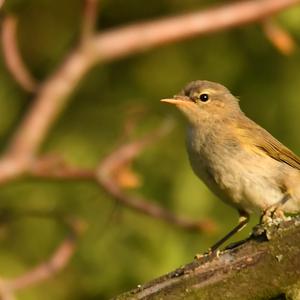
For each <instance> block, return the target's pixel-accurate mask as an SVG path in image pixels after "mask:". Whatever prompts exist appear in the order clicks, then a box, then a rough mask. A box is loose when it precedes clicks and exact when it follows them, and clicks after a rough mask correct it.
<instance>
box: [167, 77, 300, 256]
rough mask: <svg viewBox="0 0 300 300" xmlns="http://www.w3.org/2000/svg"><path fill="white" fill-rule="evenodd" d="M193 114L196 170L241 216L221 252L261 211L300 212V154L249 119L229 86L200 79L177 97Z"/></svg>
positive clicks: (190, 136)
mask: <svg viewBox="0 0 300 300" xmlns="http://www.w3.org/2000/svg"><path fill="white" fill-rule="evenodd" d="M161 101H162V102H165V103H169V104H173V105H175V106H176V107H177V108H178V109H179V110H180V111H181V112H182V113H183V115H184V116H185V117H186V119H187V123H188V126H187V134H186V146H187V152H188V157H189V161H190V164H191V167H192V169H193V171H194V173H195V174H196V175H197V176H198V177H199V178H200V179H201V180H202V181H203V182H204V183H205V184H206V185H207V187H208V188H209V189H210V190H211V191H212V192H213V193H214V194H215V195H216V196H217V197H218V198H220V199H221V200H223V201H224V202H225V203H227V204H229V205H230V206H232V207H234V208H235V209H236V210H237V211H238V213H239V221H238V224H237V226H235V227H234V228H233V229H232V230H231V231H230V232H229V233H228V234H226V235H225V236H224V237H223V238H222V239H220V240H219V241H218V242H216V243H215V244H214V245H213V246H212V247H211V248H210V251H211V252H214V251H216V250H217V249H218V248H219V247H220V246H221V245H223V244H224V243H225V242H226V241H227V240H228V239H229V238H231V237H232V236H233V235H234V234H235V233H237V232H238V231H240V230H242V229H243V228H244V227H245V226H246V225H247V224H248V222H249V218H250V214H252V213H258V214H260V215H261V220H263V221H264V222H266V221H267V220H272V219H274V218H278V219H283V218H284V216H285V214H286V213H289V214H297V213H299V211H300V158H299V157H298V156H297V155H296V154H294V153H293V152H292V151H291V150H290V149H288V148H287V147H286V146H284V145H283V144H282V143H281V142H279V141H278V140H277V139H276V138H274V137H273V136H272V135H271V134H270V133H269V132H268V131H267V130H265V129H264V128H262V127H261V126H260V125H258V124H257V123H255V122H254V121H252V120H251V119H250V118H248V117H247V116H246V115H245V114H244V113H243V112H242V110H241V108H240V105H239V100H238V99H237V98H236V97H235V96H234V95H233V94H232V93H231V92H230V91H229V90H228V89H227V88H226V87H225V86H223V85H221V84H219V83H216V82H211V81H206V80H196V81H192V82H191V83H189V84H187V85H186V86H185V87H184V88H183V90H182V91H181V92H180V93H179V94H178V95H175V96H174V97H172V98H166V99H161Z"/></svg>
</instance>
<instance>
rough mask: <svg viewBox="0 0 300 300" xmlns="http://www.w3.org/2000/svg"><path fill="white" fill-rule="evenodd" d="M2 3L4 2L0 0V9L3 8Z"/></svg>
mask: <svg viewBox="0 0 300 300" xmlns="http://www.w3.org/2000/svg"><path fill="white" fill-rule="evenodd" d="M4 2H5V0H0V9H1V7H2V6H3V4H4Z"/></svg>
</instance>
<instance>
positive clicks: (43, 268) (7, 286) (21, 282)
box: [2, 219, 83, 295]
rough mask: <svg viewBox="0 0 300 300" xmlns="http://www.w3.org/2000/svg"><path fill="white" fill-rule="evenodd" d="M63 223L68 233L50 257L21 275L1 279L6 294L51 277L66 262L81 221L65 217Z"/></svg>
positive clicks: (79, 232) (74, 245)
mask: <svg viewBox="0 0 300 300" xmlns="http://www.w3.org/2000/svg"><path fill="white" fill-rule="evenodd" d="M70 220H71V221H70ZM64 223H65V224H66V225H67V226H68V228H69V231H70V233H69V234H68V236H67V237H66V238H65V239H64V240H63V241H62V242H61V244H60V245H59V246H58V247H57V249H56V250H55V251H54V253H53V255H52V256H51V257H50V259H49V260H48V261H45V262H42V263H40V264H39V265H38V266H36V267H35V268H33V269H32V270H30V271H28V272H26V273H25V274H23V275H21V276H18V277H16V278H14V279H10V280H5V281H4V280H2V290H4V291H6V292H7V294H8V295H12V294H13V292H15V291H17V290H20V289H23V288H25V287H29V286H31V285H34V284H37V283H39V282H41V281H45V280H47V279H49V278H51V277H53V276H54V275H55V274H57V273H58V272H60V271H61V270H62V269H63V268H64V267H65V266H66V265H67V264H68V262H69V260H70V259H71V257H72V255H73V254H74V251H75V250H76V243H77V239H78V236H79V235H80V234H81V233H82V228H83V226H82V222H79V221H78V220H76V219H75V220H74V219H66V222H64Z"/></svg>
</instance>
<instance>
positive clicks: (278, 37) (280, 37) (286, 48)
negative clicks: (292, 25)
mask: <svg viewBox="0 0 300 300" xmlns="http://www.w3.org/2000/svg"><path fill="white" fill-rule="evenodd" d="M262 25H263V30H264V33H265V35H266V37H267V38H268V39H269V41H270V42H271V43H272V44H273V46H274V47H275V48H276V49H277V50H278V51H279V52H281V53H282V54H284V55H290V54H292V53H293V52H294V51H295V49H296V42H295V41H294V39H293V38H292V36H291V35H290V34H289V33H288V32H287V31H286V30H284V29H283V28H282V27H281V26H279V25H278V24H276V23H275V22H274V21H273V20H270V19H267V20H265V21H264V22H263V24H262Z"/></svg>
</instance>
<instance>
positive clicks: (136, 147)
mask: <svg viewBox="0 0 300 300" xmlns="http://www.w3.org/2000/svg"><path fill="white" fill-rule="evenodd" d="M170 126H172V123H170V122H169V121H168V122H167V123H164V124H163V125H162V126H161V127H159V128H158V129H156V130H155V131H153V132H151V133H150V134H148V135H146V136H144V137H143V138H141V139H139V140H136V141H134V142H132V143H129V144H125V145H122V146H120V147H119V148H118V149H116V150H115V151H113V152H112V153H110V154H109V155H108V157H106V158H105V159H104V160H103V161H102V162H101V163H100V164H99V167H98V168H97V170H92V169H83V168H75V167H72V166H69V165H68V164H67V163H65V162H64V161H63V160H61V159H60V158H58V157H55V156H52V157H51V156H50V157H49V156H48V157H45V158H40V159H37V160H36V161H35V162H34V163H32V164H31V167H30V170H29V174H31V175H33V176H36V177H39V178H46V179H59V180H88V181H95V182H96V183H98V184H99V186H100V187H101V188H103V189H104V191H106V193H107V194H108V196H110V197H113V198H114V199H116V200H117V201H118V202H120V203H121V204H123V205H124V206H126V207H129V208H131V209H133V210H135V211H137V212H140V213H143V214H145V215H148V216H150V217H154V218H156V219H160V220H162V221H164V222H167V223H170V224H172V225H175V226H178V227H180V228H184V229H188V230H196V231H202V232H213V231H215V229H216V225H215V224H214V223H213V222H212V221H211V220H208V219H207V220H201V221H193V220H191V219H189V218H187V217H183V216H177V215H175V214H173V213H172V212H170V211H169V210H167V209H165V208H163V207H161V206H159V205H158V204H156V203H155V202H154V201H151V200H149V199H145V198H143V197H138V196H132V195H128V194H127V193H125V191H123V190H122V187H121V186H120V183H119V182H118V181H117V180H116V178H117V176H115V175H116V173H117V172H120V171H121V170H122V168H123V167H124V166H127V164H128V163H129V162H132V160H133V159H134V158H135V157H137V156H138V155H139V154H140V153H141V151H142V150H144V149H145V147H147V146H149V145H151V144H152V143H154V142H155V141H157V139H159V138H161V137H162V136H163V135H164V134H166V132H168V130H170V128H171V127H170Z"/></svg>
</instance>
